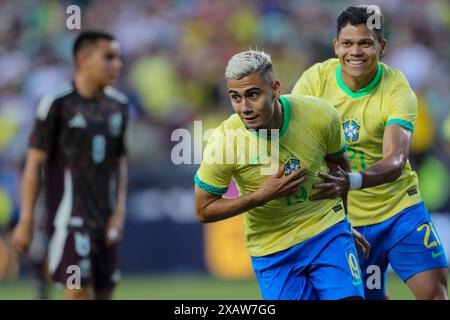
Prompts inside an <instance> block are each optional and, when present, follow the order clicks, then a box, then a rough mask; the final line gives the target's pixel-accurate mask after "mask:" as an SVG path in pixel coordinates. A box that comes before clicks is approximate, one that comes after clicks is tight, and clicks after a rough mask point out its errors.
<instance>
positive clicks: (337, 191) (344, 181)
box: [309, 170, 350, 200]
mask: <svg viewBox="0 0 450 320" xmlns="http://www.w3.org/2000/svg"><path fill="white" fill-rule="evenodd" d="M319 177H321V178H322V180H323V182H321V183H315V184H313V186H312V187H313V189H321V190H322V191H319V192H317V193H316V194H313V195H312V196H311V197H309V199H310V200H323V199H336V198H339V197H341V196H342V195H343V194H345V193H347V192H348V190H349V189H350V179H349V177H348V173H347V172H345V171H343V170H339V171H335V172H333V173H331V172H330V173H324V172H319Z"/></svg>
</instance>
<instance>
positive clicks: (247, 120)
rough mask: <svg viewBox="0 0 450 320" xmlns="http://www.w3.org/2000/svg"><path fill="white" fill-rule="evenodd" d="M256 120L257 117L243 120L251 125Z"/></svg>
mask: <svg viewBox="0 0 450 320" xmlns="http://www.w3.org/2000/svg"><path fill="white" fill-rule="evenodd" d="M257 118H258V116H254V117H251V118H244V120H245V122H247V123H253V122H255V121H256V119H257Z"/></svg>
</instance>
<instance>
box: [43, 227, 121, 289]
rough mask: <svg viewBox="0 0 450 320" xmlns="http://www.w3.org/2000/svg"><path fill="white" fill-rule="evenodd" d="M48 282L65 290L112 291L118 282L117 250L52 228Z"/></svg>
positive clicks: (74, 232)
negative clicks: (60, 285) (55, 283)
mask: <svg viewBox="0 0 450 320" xmlns="http://www.w3.org/2000/svg"><path fill="white" fill-rule="evenodd" d="M48 267H49V271H50V274H51V276H52V280H53V281H54V282H57V283H60V284H62V285H63V286H64V287H66V286H67V287H68V288H72V289H73V288H79V287H80V288H81V289H83V288H86V287H89V286H90V287H93V288H94V290H95V291H99V290H110V289H113V288H114V286H115V285H116V284H117V282H118V281H119V280H120V270H119V255H118V247H117V245H114V246H110V247H108V246H106V245H105V243H104V241H102V240H96V239H92V238H90V237H89V235H88V234H86V233H82V232H79V231H67V230H61V229H59V230H58V229H56V230H54V232H53V234H52V237H51V238H50V242H49V246H48Z"/></svg>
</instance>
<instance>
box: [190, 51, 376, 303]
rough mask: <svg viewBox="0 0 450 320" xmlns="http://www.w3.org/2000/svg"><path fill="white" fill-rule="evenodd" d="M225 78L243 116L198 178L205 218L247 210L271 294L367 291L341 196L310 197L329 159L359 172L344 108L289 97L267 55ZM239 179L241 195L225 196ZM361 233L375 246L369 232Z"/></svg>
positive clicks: (231, 68) (248, 230)
mask: <svg viewBox="0 0 450 320" xmlns="http://www.w3.org/2000/svg"><path fill="white" fill-rule="evenodd" d="M225 76H226V79H227V88H228V93H229V97H230V100H231V104H232V105H233V108H234V111H235V112H236V113H235V114H234V115H232V116H231V117H229V118H228V119H227V120H225V121H224V122H223V123H222V124H221V125H220V126H219V127H218V128H217V129H216V130H215V132H214V134H213V135H212V136H211V138H210V140H209V141H208V144H207V146H206V148H205V151H204V157H203V161H202V164H201V166H200V168H199V170H198V171H197V174H196V175H195V184H196V187H195V199H196V214H197V216H198V218H199V220H200V221H201V222H203V223H207V222H214V221H219V220H223V219H227V218H230V217H233V216H236V215H239V214H244V229H245V236H246V243H247V248H248V250H249V252H250V255H251V259H252V265H253V269H254V271H255V273H256V275H257V277H258V281H259V284H260V288H261V292H262V296H263V298H265V299H302V300H304V299H346V298H362V297H363V290H364V289H363V286H362V279H361V274H360V269H359V266H358V261H357V254H358V253H357V250H356V247H355V242H354V240H353V237H352V232H351V229H350V225H349V222H348V221H347V219H346V215H345V210H344V206H343V202H342V199H341V198H336V199H328V200H323V201H310V200H309V199H308V197H309V195H311V193H312V192H313V190H312V185H313V184H314V183H318V182H320V181H321V179H320V177H319V176H318V172H319V171H326V170H327V163H326V160H325V159H327V160H328V161H331V162H332V163H335V164H337V165H340V166H344V167H347V168H348V169H350V163H349V162H348V158H347V156H346V154H345V148H346V145H345V137H344V134H343V131H342V127H341V123H340V118H339V114H338V113H337V111H336V110H335V109H334V108H333V106H332V105H331V104H329V103H327V102H326V101H324V100H322V99H318V98H314V97H304V96H299V97H293V96H291V95H285V96H280V82H279V81H278V80H276V79H275V78H274V74H273V70H272V63H271V59H270V56H268V55H267V54H266V53H264V52H261V51H246V52H242V53H239V54H236V55H235V56H233V57H232V58H231V59H230V61H229V62H228V66H227V68H226V73H225ZM267 131H269V133H267ZM266 139H267V140H266ZM264 142H270V144H269V143H264ZM252 150H258V152H251V151H252ZM219 155H221V156H219ZM274 155H277V156H278V159H276V158H277V157H276V156H274ZM225 156H226V157H225ZM225 158H226V159H225ZM264 158H267V159H269V158H270V162H271V163H272V164H273V162H275V165H274V168H275V170H274V171H275V173H273V172H272V173H271V175H270V174H268V173H267V171H269V170H267V171H265V170H264V169H270V167H271V166H270V163H267V162H266V161H262V160H263V159H264ZM280 164H281V166H280ZM232 178H233V179H234V181H235V182H236V185H237V187H238V190H239V193H240V197H238V198H235V199H226V198H223V197H222V195H223V194H224V193H225V192H226V191H227V188H228V186H229V183H230V180H231V179H232ZM355 239H356V240H357V242H361V241H362V245H363V246H364V250H367V249H368V247H367V243H366V242H364V241H365V240H364V239H363V238H362V237H358V235H357V234H356V236H355ZM364 250H363V251H364Z"/></svg>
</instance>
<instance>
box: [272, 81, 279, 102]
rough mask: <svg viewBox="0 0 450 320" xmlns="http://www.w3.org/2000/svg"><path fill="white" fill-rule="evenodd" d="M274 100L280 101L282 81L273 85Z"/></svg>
mask: <svg viewBox="0 0 450 320" xmlns="http://www.w3.org/2000/svg"><path fill="white" fill-rule="evenodd" d="M272 90H273V91H272V92H273V98H274V99H277V100H278V99H279V98H280V95H281V82H280V80H275V81H274V82H273V85H272Z"/></svg>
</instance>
